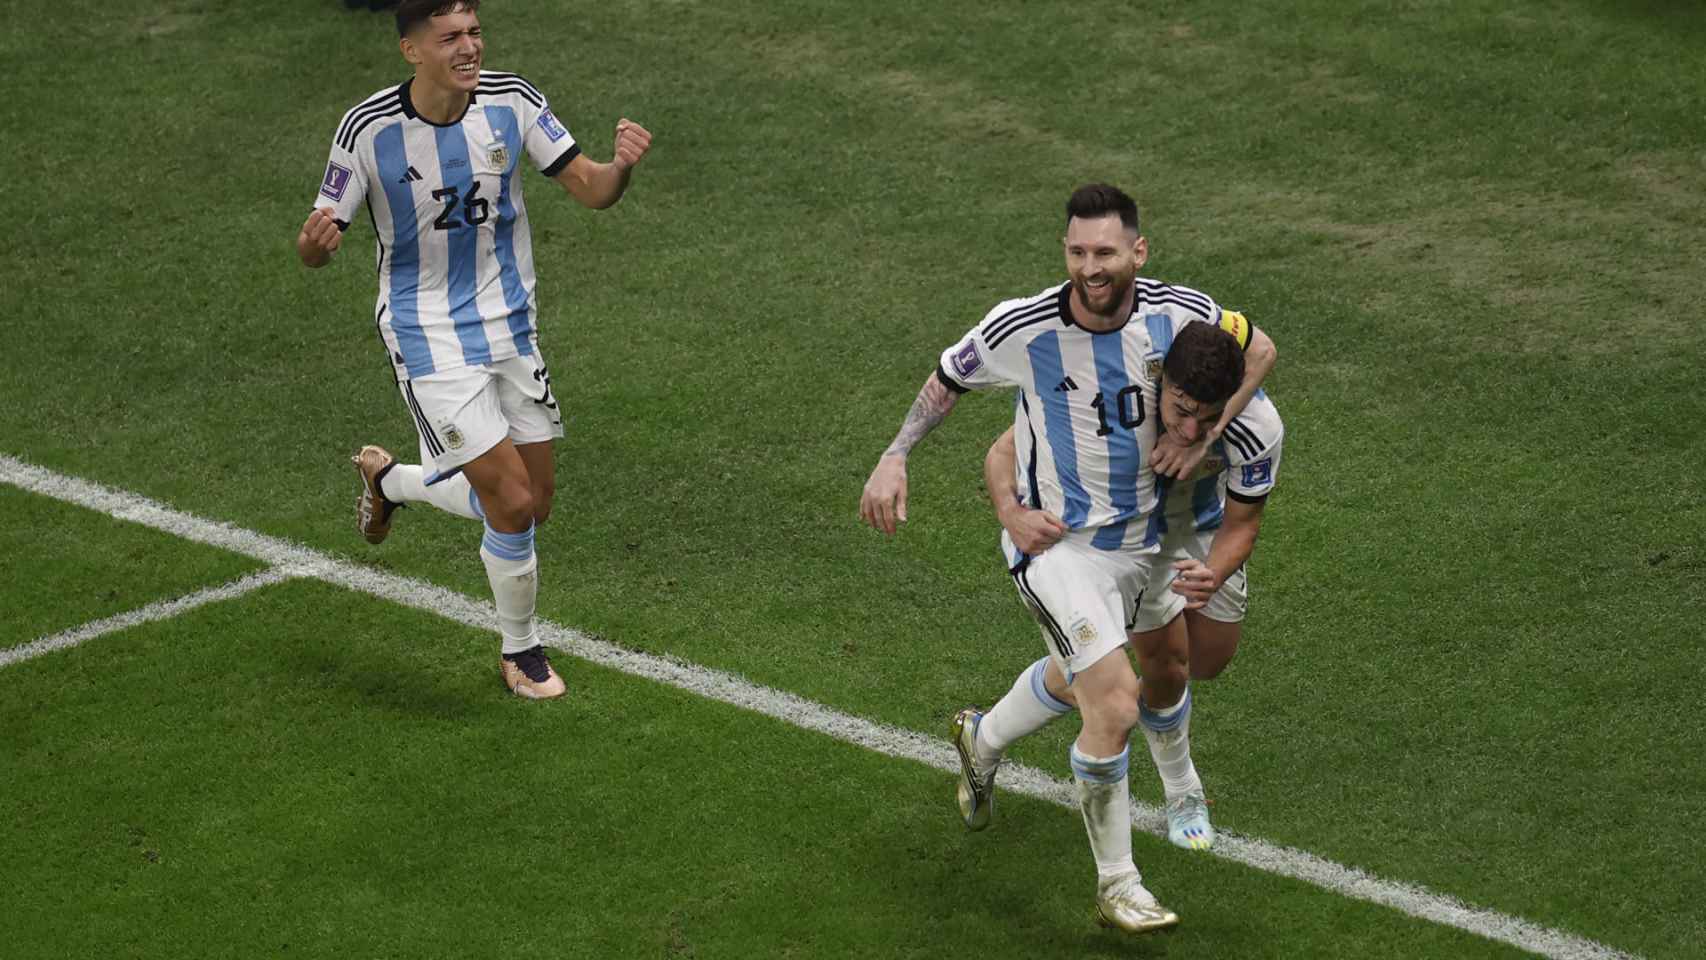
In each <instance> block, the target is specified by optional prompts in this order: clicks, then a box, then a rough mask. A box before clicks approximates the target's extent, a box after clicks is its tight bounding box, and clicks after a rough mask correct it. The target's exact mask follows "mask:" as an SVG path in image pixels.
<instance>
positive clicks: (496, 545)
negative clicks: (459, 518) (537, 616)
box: [480, 523, 539, 653]
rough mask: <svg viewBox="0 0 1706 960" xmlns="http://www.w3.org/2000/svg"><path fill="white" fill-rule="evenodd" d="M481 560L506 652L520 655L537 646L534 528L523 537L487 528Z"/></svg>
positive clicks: (536, 564) (537, 594) (536, 582)
mask: <svg viewBox="0 0 1706 960" xmlns="http://www.w3.org/2000/svg"><path fill="white" fill-rule="evenodd" d="M480 559H481V560H484V561H485V563H486V582H488V583H490V584H491V585H492V600H493V601H494V603H496V605H497V608H498V628H499V629H500V630H502V631H503V652H504V653H520V652H522V651H523V650H527V649H529V648H531V647H534V646H537V645H538V644H539V640H538V637H537V631H536V630H535V624H534V621H533V610H534V606H535V604H536V603H537V601H538V597H539V574H538V570H539V558H538V557H537V555H535V554H534V552H533V527H532V526H531V525H530V526H528V528H527V530H526V531H525V532H523V533H501V532H499V531H497V530H493V529H492V526H491V524H489V523H488V524H486V535H485V537H484V538H483V539H482V540H481V541H480Z"/></svg>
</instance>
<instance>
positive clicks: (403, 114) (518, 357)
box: [296, 0, 651, 699]
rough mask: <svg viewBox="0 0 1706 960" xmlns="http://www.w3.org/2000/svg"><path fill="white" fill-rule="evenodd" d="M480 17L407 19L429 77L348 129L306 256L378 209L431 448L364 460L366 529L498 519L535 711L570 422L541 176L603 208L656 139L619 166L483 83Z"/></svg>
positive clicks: (408, 4) (637, 142)
mask: <svg viewBox="0 0 1706 960" xmlns="http://www.w3.org/2000/svg"><path fill="white" fill-rule="evenodd" d="M479 6H480V4H479V0H403V2H402V3H400V4H399V5H398V7H397V33H398V36H399V38H400V39H399V41H398V46H399V48H400V49H401V51H402V54H403V58H404V59H405V60H407V61H408V62H409V63H410V64H412V65H413V66H414V71H415V72H414V76H413V77H412V78H410V79H408V80H406V81H404V82H403V83H402V84H401V85H399V86H393V87H386V88H385V89H383V90H380V91H379V92H377V93H375V94H374V95H372V96H370V97H368V98H367V99H366V100H363V101H362V102H361V103H360V104H358V105H356V106H355V107H354V108H353V109H351V110H350V111H349V112H348V113H346V114H344V118H343V121H342V122H341V123H339V124H338V128H337V131H336V134H335V135H334V137H333V141H332V148H331V156H330V157H329V158H328V160H327V162H326V171H325V175H324V176H323V177H322V179H321V181H320V188H319V192H318V194H317V196H316V197H315V208H314V210H313V212H312V213H310V214H309V215H308V219H307V221H306V222H305V223H303V225H302V229H301V231H300V232H298V234H297V237H296V252H297V255H298V256H299V257H301V259H302V262H303V263H304V264H306V265H307V266H309V267H323V266H325V265H326V264H328V263H330V262H331V260H332V256H333V254H335V253H336V252H337V250H338V248H339V246H340V245H341V243H342V240H343V232H344V231H345V230H346V229H348V228H349V225H350V223H351V221H352V220H353V219H354V218H355V216H356V214H357V213H359V212H360V211H362V210H363V209H365V210H366V212H367V215H368V217H369V219H370V220H371V222H372V223H373V229H374V232H375V234H377V258H378V261H379V296H378V300H377V302H376V303H375V304H374V312H373V317H374V325H375V326H376V327H377V328H378V332H379V338H380V340H381V341H382V342H383V344H384V347H385V352H386V354H387V355H388V356H389V358H390V361H391V368H392V371H393V373H394V374H395V376H396V380H397V387H398V391H399V392H400V393H401V394H402V399H403V403H404V405H405V406H406V407H407V408H408V411H409V415H410V417H411V418H412V420H413V422H414V425H415V431H416V433H417V434H418V435H419V437H420V462H419V463H418V464H404V463H399V462H397V460H396V459H395V458H394V457H392V455H391V454H390V453H389V452H387V451H386V450H385V449H383V448H382V447H378V446H373V445H369V446H365V447H363V448H361V450H360V452H358V453H357V454H356V455H355V456H354V457H353V458H352V459H353V460H354V462H355V465H356V468H357V470H358V472H359V473H360V475H361V485H362V489H361V496H360V498H359V500H358V501H357V504H356V522H357V527H358V529H359V530H360V532H361V534H362V536H363V537H365V538H366V539H367V540H368V542H370V543H379V542H380V541H382V540H384V539H385V537H386V535H387V534H389V533H390V530H391V521H392V515H393V513H394V512H395V510H396V509H397V508H398V507H399V506H401V505H403V504H406V503H414V502H425V503H430V504H432V505H434V506H436V507H439V508H440V509H442V510H446V511H449V512H450V513H454V514H456V515H458V516H462V517H467V518H469V519H474V520H481V521H482V522H483V523H484V525H485V534H484V536H483V538H482V540H481V545H480V559H481V560H482V561H483V562H484V564H485V567H486V578H487V580H488V582H489V583H490V584H491V588H492V595H493V598H494V599H495V601H496V605H497V613H498V625H499V628H500V630H501V632H502V635H503V649H502V656H501V659H500V661H499V667H500V672H501V674H502V676H503V679H504V683H505V684H506V685H507V686H508V687H509V689H510V690H511V692H513V693H515V694H516V695H517V696H522V697H528V698H532V699H545V698H550V697H556V696H561V695H562V694H563V693H564V691H565V686H564V683H563V681H562V678H561V677H559V676H558V675H557V673H556V671H555V670H553V669H552V667H551V664H550V661H549V660H548V659H547V658H546V656H545V653H544V648H543V645H542V644H541V643H540V640H539V637H538V631H537V628H536V624H535V619H534V604H535V600H536V597H537V594H538V560H537V559H536V556H535V554H534V537H533V531H534V527H535V525H536V524H537V523H541V522H543V521H544V520H545V518H546V517H547V516H548V515H549V514H550V512H551V499H552V496H553V495H554V493H555V490H556V482H555V473H554V470H555V468H554V465H553V462H552V453H551V441H553V440H555V439H557V438H559V437H561V436H562V435H563V419H562V413H561V411H560V409H559V408H558V405H557V398H556V396H555V394H553V393H552V390H551V376H550V373H549V372H548V371H547V369H546V367H545V359H544V357H543V355H542V354H541V353H540V350H539V322H538V318H539V301H538V297H537V295H536V292H535V290H534V273H533V242H532V237H531V234H530V232H529V230H528V222H527V207H526V206H525V204H523V202H522V180H523V172H524V166H525V165H529V164H530V165H531V166H533V167H534V168H536V169H538V170H539V171H540V172H541V173H543V174H544V175H545V176H547V177H550V178H552V179H553V180H556V181H557V182H558V183H559V184H561V185H562V186H563V188H564V189H565V190H567V191H568V192H569V195H570V196H572V197H574V198H575V200H577V201H578V202H580V203H581V204H582V205H584V206H587V207H590V208H593V209H603V208H605V207H609V206H611V205H612V204H614V203H616V201H617V200H619V199H621V197H622V195H623V193H624V192H625V191H626V190H627V188H628V181H629V178H630V176H631V175H632V173H633V169H634V166H635V164H637V163H639V162H640V159H641V158H643V157H644V156H645V155H646V152H647V150H648V149H650V147H651V134H650V133H649V132H648V131H647V130H646V129H645V128H644V127H642V126H640V125H639V124H637V123H634V122H633V121H631V120H628V119H623V120H621V121H620V122H618V123H617V125H616V138H615V156H614V157H613V158H612V159H611V161H610V162H609V163H599V162H597V161H594V160H592V159H591V158H589V157H587V155H586V154H584V153H582V152H581V149H580V146H579V145H578V144H576V142H575V138H574V136H573V135H571V134H570V133H569V129H568V127H567V126H566V125H565V124H564V123H563V121H562V120H561V119H559V118H558V117H557V116H556V114H554V113H553V112H552V110H551V106H550V104H549V103H547V102H546V100H545V97H544V95H543V94H541V93H540V92H539V90H538V89H537V88H536V87H534V86H533V85H532V84H531V83H528V82H527V81H526V80H524V79H522V78H521V77H519V76H517V75H515V74H513V73H496V72H492V71H488V70H484V69H482V66H483V59H484V52H485V37H484V35H483V33H482V32H481V29H480V18H479V14H478V11H479ZM524 161H525V162H526V163H525V164H524Z"/></svg>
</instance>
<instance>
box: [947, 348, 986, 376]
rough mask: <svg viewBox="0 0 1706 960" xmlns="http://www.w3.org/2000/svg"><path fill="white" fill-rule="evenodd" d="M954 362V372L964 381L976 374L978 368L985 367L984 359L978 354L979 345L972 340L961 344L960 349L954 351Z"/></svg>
mask: <svg viewBox="0 0 1706 960" xmlns="http://www.w3.org/2000/svg"><path fill="white" fill-rule="evenodd" d="M953 360H954V372H955V373H957V374H959V375H960V379H962V380H963V379H965V378H966V377H969V376H971V375H972V374H974V373H976V372H977V371H978V368H979V367H982V366H983V358H982V357H980V356H978V354H977V344H975V343H973V342H972V341H970V340H967V341H966V342H965V343H963V344H961V345H960V348H959V349H958V350H955V351H954V357H953Z"/></svg>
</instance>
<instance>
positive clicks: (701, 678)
mask: <svg viewBox="0 0 1706 960" xmlns="http://www.w3.org/2000/svg"><path fill="white" fill-rule="evenodd" d="M0 482H4V483H9V484H12V485H13V486H16V487H21V488H23V489H25V490H29V491H32V492H34V493H39V494H42V495H43V496H48V497H53V498H55V499H57V500H62V501H65V502H67V503H74V504H77V505H79V506H83V507H87V508H89V509H92V510H98V511H100V512H102V513H105V514H108V515H109V516H113V517H117V518H120V519H123V520H129V521H132V522H134V523H140V524H142V525H144V526H147V527H152V528H154V529H156V530H161V531H164V532H166V533H171V534H174V535H176V536H179V537H182V538H184V539H186V540H192V541H195V542H197V543H205V544H208V545H210V546H215V547H221V548H223V549H226V550H230V551H232V552H234V553H240V554H242V555H244V556H248V557H253V558H255V559H257V560H261V561H264V562H266V563H268V564H271V565H273V566H277V567H284V568H286V569H288V570H290V571H291V572H292V573H294V574H296V575H298V576H306V577H313V578H316V579H319V580H323V581H326V582H328V583H335V584H338V585H339V586H343V587H347V588H349V589H351V590H356V591H360V592H362V593H366V594H370V595H372V596H375V597H380V598H383V599H386V600H390V601H392V602H395V603H399V604H402V605H404V606H408V607H413V608H415V609H418V610H425V611H427V612H429V613H434V614H438V615H439V616H442V617H445V618H447V619H450V620H454V621H456V622H458V623H463V624H467V625H468V626H472V627H478V628H481V629H485V630H492V631H496V630H497V619H496V614H495V613H494V611H493V609H492V605H491V604H490V603H488V602H485V601H477V600H474V599H473V598H471V597H468V596H465V595H463V594H460V593H456V592H454V591H451V590H446V589H444V588H443V587H439V586H434V585H433V584H430V583H426V582H424V581H421V580H416V579H413V578H410V577H402V576H397V575H395V574H390V573H385V572H383V571H380V570H375V569H372V568H370V567H363V566H360V565H358V564H354V563H349V562H346V561H342V560H338V559H336V558H334V557H330V556H327V555H325V554H322V553H319V552H317V551H314V550H310V549H308V548H307V547H303V546H300V545H298V544H294V543H291V542H289V541H286V540H280V539H277V538H274V537H269V536H266V535H265V534H260V533H256V532H254V531H251V530H244V529H242V528H240V527H234V526H231V525H229V524H224V523H218V522H215V521H211V520H204V519H202V518H200V517H195V516H192V515H190V514H187V513H182V512H179V511H177V510H173V509H172V508H170V507H167V506H163V505H161V504H159V503H155V502H154V501H152V500H148V499H146V498H144V497H140V496H137V495H135V494H131V493H125V492H123V491H118V490H113V489H111V488H108V487H103V486H100V485H97V484H94V483H90V482H88V481H85V480H79V479H77V478H75V477H68V476H64V475H63V474H58V473H54V472H53V471H50V470H46V469H43V468H41V467H37V466H34V465H32V464H28V463H24V462H23V461H21V460H17V459H15V458H12V457H9V456H6V455H4V454H0ZM540 630H541V631H542V633H543V634H544V636H545V639H546V642H548V643H549V644H550V645H551V646H553V647H556V648H558V649H561V650H564V651H566V652H568V653H570V654H573V655H574V656H577V657H580V658H582V659H584V660H589V661H591V662H593V663H596V664H599V665H601V666H606V667H611V668H614V669H617V670H621V671H623V672H624V673H629V674H633V675H635V676H640V677H645V678H647V679H651V680H656V681H659V682H661V683H667V684H669V685H671V686H674V687H678V688H680V689H683V690H688V691H691V692H693V693H696V694H699V695H700V696H703V697H707V698H710V699H713V700H720V701H722V702H724V703H730V704H734V705H735V706H739V707H744V708H746V709H748V710H752V711H755V712H757V713H762V714H765V715H766V716H770V717H775V718H776V719H779V720H782V721H785V722H787V723H790V724H793V725H795V726H798V727H803V728H805V729H807V730H815V731H818V732H820V733H825V734H828V735H830V736H832V737H835V738H836V739H839V740H843V741H846V742H848V743H854V744H858V745H859V746H862V747H866V748H867V749H870V750H874V751H876V752H878V753H883V754H887V755H889V756H891V757H903V758H906V759H909V760H916V761H918V762H919V763H922V764H925V765H927V766H931V767H935V768H936V769H938V770H942V771H946V772H949V773H958V771H959V760H958V758H957V757H956V755H955V753H954V750H953V747H952V746H950V745H949V744H948V742H947V740H946V738H945V737H943V736H926V735H924V734H921V733H917V732H915V731H911V730H902V729H900V728H898V727H891V726H888V725H886V724H881V723H874V722H872V721H870V720H865V719H862V718H860V717H855V716H851V715H849V714H845V713H841V712H839V711H837V710H833V709H831V708H829V707H826V706H824V705H822V704H819V703H814V702H812V701H810V700H806V699H804V698H801V697H797V696H795V695H794V694H791V693H787V692H785V691H782V690H774V689H771V688H769V687H765V686H760V685H758V684H755V683H753V682H751V681H749V680H746V679H745V678H743V677H740V676H737V675H735V674H731V673H725V672H723V671H720V670H712V669H709V668H706V667H701V666H698V665H696V664H692V663H687V662H685V661H682V660H678V659H675V658H672V657H659V656H654V655H652V654H645V653H636V652H634V651H632V650H624V649H622V648H621V647H618V646H616V645H614V644H611V643H606V642H604V641H602V640H596V639H593V638H592V637H589V636H587V635H586V634H584V633H581V632H580V631H578V630H575V629H572V628H569V627H564V626H560V625H558V624H555V623H551V622H550V621H547V620H541V621H540ZM1000 782H1001V787H1002V789H1003V790H1004V791H1005V792H1008V793H1022V794H1026V795H1028V796H1032V797H1037V798H1039V799H1043V800H1047V801H1050V802H1052V803H1056V804H1059V805H1060V806H1063V807H1069V808H1072V809H1074V810H1076V808H1077V806H1078V802H1077V795H1076V792H1075V790H1074V788H1073V786H1072V784H1071V783H1070V782H1068V781H1062V780H1056V779H1054V778H1053V777H1050V776H1049V775H1047V774H1045V773H1043V772H1042V771H1040V770H1037V769H1035V768H1031V767H1025V766H1020V765H1018V764H1012V765H1009V766H1006V767H1004V768H1002V772H1001V780H1000ZM1132 823H1133V825H1134V826H1136V827H1137V828H1138V829H1140V830H1142V831H1144V832H1146V833H1151V834H1156V835H1165V834H1166V825H1165V817H1164V815H1163V814H1162V812H1161V811H1160V810H1158V809H1156V808H1155V807H1151V806H1148V805H1145V804H1135V803H1134V804H1133V810H1132ZM1212 855H1213V856H1218V857H1221V858H1223V859H1226V860H1231V861H1234V862H1237V863H1242V864H1246V865H1248V866H1252V867H1255V868H1256V869H1258V870H1263V871H1266V872H1268V873H1273V874H1278V875H1279V876H1283V877H1292V878H1294V879H1297V880H1302V881H1304V882H1305V883H1310V884H1313V885H1315V886H1317V887H1321V888H1322V889H1325V890H1329V891H1332V892H1333V893H1337V894H1340V895H1342V896H1345V897H1350V898H1352V899H1355V900H1363V901H1367V902H1370V903H1378V904H1381V905H1383V906H1387V907H1391V908H1392V909H1394V910H1398V911H1399V912H1401V913H1405V914H1408V915H1410V916H1413V917H1419V918H1421V919H1424V920H1429V921H1432V922H1434V923H1439V924H1443V925H1445V926H1449V927H1455V928H1457V929H1459V930H1465V931H1467V932H1469V933H1473V934H1476V935H1479V936H1482V937H1486V938H1488V939H1490V940H1497V941H1500V942H1503V943H1508V944H1511V945H1512V946H1515V947H1519V948H1521V949H1524V950H1528V951H1530V952H1532V953H1536V954H1539V955H1541V956H1544V957H1551V958H1554V960H1637V958H1636V957H1635V956H1634V955H1633V954H1628V953H1624V952H1622V951H1619V950H1615V949H1613V948H1611V947H1608V946H1605V945H1604V944H1601V943H1597V942H1595V941H1592V940H1588V939H1585V938H1582V937H1578V936H1576V935H1574V934H1570V933H1565V932H1563V931H1560V930H1553V929H1550V928H1548V927H1543V926H1541V925H1539V924H1536V923H1531V922H1529V921H1527V920H1524V919H1522V918H1520V917H1512V916H1508V915H1506V914H1502V913H1499V912H1497V911H1493V910H1486V909H1482V908H1480V907H1473V906H1469V905H1467V904H1465V903H1463V902H1462V901H1459V900H1457V899H1455V898H1453V897H1449V896H1445V895H1443V894H1439V893H1434V892H1433V891H1431V890H1427V889H1425V888H1422V887H1417V886H1412V885H1410V884H1405V883H1398V882H1394V881H1391V880H1385V879H1382V878H1380V877H1376V876H1373V875H1371V874H1368V873H1365V872H1363V871H1361V870H1357V869H1355V868H1353V867H1347V866H1344V865H1343V864H1339V863H1334V862H1333V861H1331V860H1326V859H1323V858H1321V857H1318V856H1316V855H1314V854H1312V853H1308V852H1306V851H1303V850H1295V849H1292V848H1290V847H1282V846H1277V845H1275V844H1272V843H1268V842H1267V841H1265V840H1260V839H1257V838H1254V837H1240V836H1236V835H1232V834H1227V833H1221V834H1219V835H1218V836H1217V838H1216V840H1215V848H1214V850H1213V851H1212Z"/></svg>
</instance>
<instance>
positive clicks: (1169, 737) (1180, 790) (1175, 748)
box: [1137, 685, 1202, 800]
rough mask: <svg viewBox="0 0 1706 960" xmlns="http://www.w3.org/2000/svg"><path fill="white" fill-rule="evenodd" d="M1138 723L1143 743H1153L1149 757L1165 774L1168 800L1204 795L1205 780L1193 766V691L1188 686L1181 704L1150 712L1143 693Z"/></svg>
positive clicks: (1138, 707)
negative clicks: (1191, 794)
mask: <svg viewBox="0 0 1706 960" xmlns="http://www.w3.org/2000/svg"><path fill="white" fill-rule="evenodd" d="M1137 720H1138V725H1139V726H1141V727H1143V739H1145V740H1147V741H1149V756H1150V757H1151V758H1153V759H1154V760H1155V769H1156V770H1158V771H1160V773H1161V789H1162V791H1163V792H1164V793H1166V795H1167V799H1169V800H1171V799H1173V798H1174V797H1177V796H1179V795H1181V794H1185V793H1193V792H1199V791H1201V790H1202V779H1201V778H1200V777H1198V776H1197V768H1196V764H1194V763H1192V762H1191V688H1190V687H1189V686H1188V685H1187V686H1186V687H1185V695H1184V696H1182V697H1180V698H1179V702H1178V703H1175V704H1173V705H1172V706H1170V707H1167V708H1166V709H1163V710H1152V709H1150V707H1149V704H1147V703H1145V702H1144V700H1143V695H1142V694H1141V693H1139V694H1138V697H1137Z"/></svg>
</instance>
